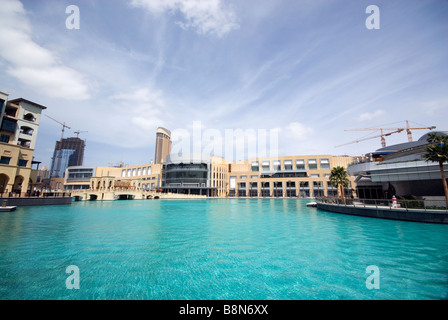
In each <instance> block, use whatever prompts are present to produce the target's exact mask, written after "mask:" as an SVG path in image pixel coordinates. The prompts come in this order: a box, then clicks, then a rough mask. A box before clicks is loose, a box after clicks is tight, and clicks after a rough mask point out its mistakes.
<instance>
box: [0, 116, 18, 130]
mask: <svg viewBox="0 0 448 320" xmlns="http://www.w3.org/2000/svg"><path fill="white" fill-rule="evenodd" d="M16 125H17V123H16V121H14V120H10V119H3V123H2V130H5V131H8V132H12V133H14V132H15V131H16Z"/></svg>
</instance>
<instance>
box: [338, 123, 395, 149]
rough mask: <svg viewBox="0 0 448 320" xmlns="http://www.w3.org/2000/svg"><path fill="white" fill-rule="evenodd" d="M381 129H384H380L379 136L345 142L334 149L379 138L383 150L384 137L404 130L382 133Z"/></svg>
mask: <svg viewBox="0 0 448 320" xmlns="http://www.w3.org/2000/svg"><path fill="white" fill-rule="evenodd" d="M383 129H384V128H380V130H381V134H380V135H377V136H373V137H369V138H364V139H360V140H355V141H352V142H347V143H344V144H340V145H338V146H335V148H338V147H342V146H345V145H348V144H352V143H358V142H361V141H365V140H369V139H374V138H381V145H382V146H383V148H384V147H385V146H386V139H384V137H387V136H390V135H392V134H394V133H399V132H401V131H403V130H404V129H402V128H400V129H398V130H396V131H392V132H387V133H383ZM376 130H378V129H376Z"/></svg>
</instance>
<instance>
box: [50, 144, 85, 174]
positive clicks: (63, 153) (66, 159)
mask: <svg viewBox="0 0 448 320" xmlns="http://www.w3.org/2000/svg"><path fill="white" fill-rule="evenodd" d="M85 146H86V144H85V141H84V140H82V139H80V138H66V139H62V141H56V145H55V148H54V152H53V160H52V162H51V169H50V176H51V178H63V177H64V174H65V170H66V169H67V168H68V167H74V166H82V165H83V161H84V149H85Z"/></svg>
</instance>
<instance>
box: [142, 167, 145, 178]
mask: <svg viewBox="0 0 448 320" xmlns="http://www.w3.org/2000/svg"><path fill="white" fill-rule="evenodd" d="M142 175H143V176H146V167H144V168H143V171H142Z"/></svg>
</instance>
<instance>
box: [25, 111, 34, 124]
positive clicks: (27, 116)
mask: <svg viewBox="0 0 448 320" xmlns="http://www.w3.org/2000/svg"><path fill="white" fill-rule="evenodd" d="M23 120H26V121H31V122H35V121H36V117H34V114H32V113H27V114H25V115H24V116H23Z"/></svg>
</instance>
